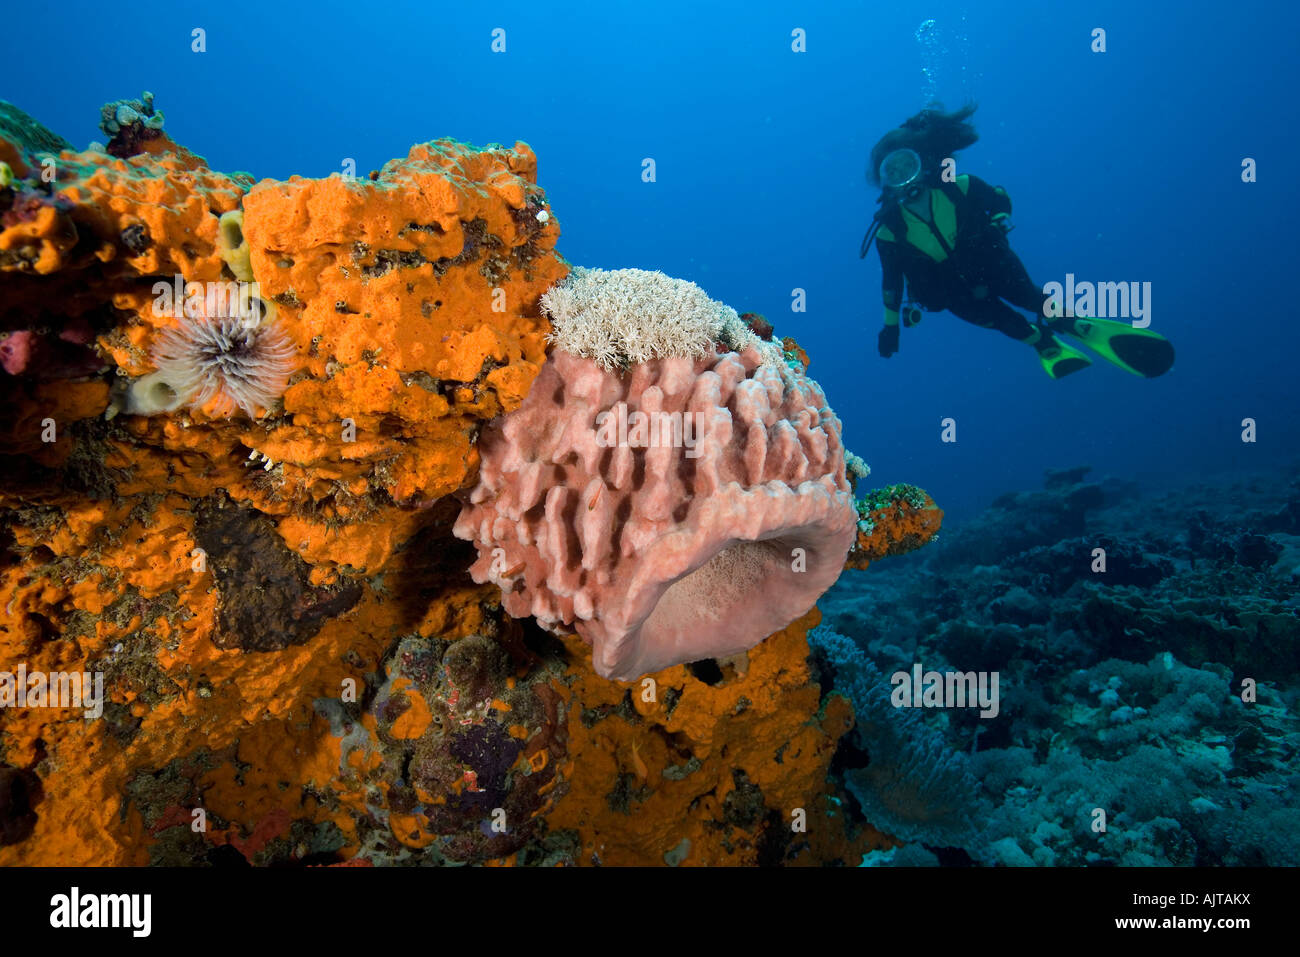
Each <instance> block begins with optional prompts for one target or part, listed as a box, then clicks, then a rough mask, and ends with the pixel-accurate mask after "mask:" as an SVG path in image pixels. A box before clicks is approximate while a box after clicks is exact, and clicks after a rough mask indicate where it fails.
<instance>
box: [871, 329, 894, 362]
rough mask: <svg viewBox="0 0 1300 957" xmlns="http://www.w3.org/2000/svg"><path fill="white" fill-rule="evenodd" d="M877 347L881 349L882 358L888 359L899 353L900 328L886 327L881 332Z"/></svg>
mask: <svg viewBox="0 0 1300 957" xmlns="http://www.w3.org/2000/svg"><path fill="white" fill-rule="evenodd" d="M876 345H877V346H878V347H879V349H880V357H881V358H882V359H888V358H889V357H890V356H892V355H893V354H894V353H895V352H897V351H898V326H885V328H883V329H881V330H880V335H879V337H877V339H876Z"/></svg>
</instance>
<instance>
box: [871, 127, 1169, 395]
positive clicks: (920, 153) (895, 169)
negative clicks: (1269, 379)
mask: <svg viewBox="0 0 1300 957" xmlns="http://www.w3.org/2000/svg"><path fill="white" fill-rule="evenodd" d="M974 112H975V105H974V104H970V105H968V106H965V107H963V108H962V109H960V110H958V111H956V112H955V113H944V112H942V111H941V110H938V109H930V108H927V109H924V110H922V111H921V112H919V113H917V114H916V115H915V116H913V117H912V118H911V119H909V120H907V121H906V122H904V123H903V125H902V126H899V127H898V128H896V129H893V130H890V131H889V132H888V133H886V134H885V135H884V136H883V137H881V139H880V141H879V142H878V143H876V145H875V146H874V147H872V150H871V161H870V167H869V169H868V170H867V175H868V176H869V177H870V178H871V180H872V181H874V182H875V183H876V184H877V185H879V186H881V187H882V190H881V193H880V198H879V199H878V200H877V202H878V203H879V204H880V209H879V210H877V211H876V214H875V216H874V217H873V218H872V225H871V228H870V229H869V230H868V231H867V235H866V236H865V237H864V238H863V240H862V249H861V257H863V258H865V257H866V255H867V252H868V250H870V248H871V242H872V240H873V239H874V240H875V243H876V248H877V250H878V251H879V253H880V268H881V271H882V272H883V274H884V276H883V282H882V287H883V293H884V297H883V298H884V305H885V325H884V328H883V329H881V331H880V335H879V339H878V345H879V350H880V354H881V356H883V357H884V358H889V357H890V356H892V355H893V354H894V353H895V352H897V351H898V333H899V325H900V318H901V324H902V325H905V326H909V327H910V326H914V325H916V324H917V323H918V322H920V321H921V310H922V309H925V310H928V311H930V312H939V311H942V310H944V309H946V310H948V311H949V312H951V313H952V314H953V315H955V316H957V317H958V318H959V319H964V320H966V321H967V322H971V323H974V324H975V325H977V326H981V327H983V328H985V329H996V330H998V331H999V332H1001V333H1003V334H1004V335H1008V336H1010V337H1011V338H1012V339H1015V340H1017V341H1018V342H1023V343H1025V344H1026V345H1029V346H1032V347H1033V348H1034V350H1035V351H1036V352H1037V353H1038V358H1039V360H1040V361H1041V362H1042V364H1043V368H1044V370H1046V372H1047V374H1048V375H1049V376H1051V377H1052V378H1053V379H1059V378H1061V377H1063V376H1067V375H1069V374H1070V373H1072V372H1077V371H1079V370H1080V369H1083V368H1086V367H1087V366H1089V365H1091V364H1092V360H1091V359H1090V358H1089V357H1088V355H1087V354H1086V353H1084V352H1081V351H1080V350H1078V349H1076V348H1074V346H1073V345H1071V344H1070V343H1068V342H1066V341H1064V340H1062V339H1060V338H1059V336H1062V335H1065V336H1070V337H1071V338H1073V339H1076V340H1078V341H1079V342H1080V343H1082V344H1083V345H1085V346H1087V347H1088V348H1089V349H1091V350H1092V351H1093V352H1095V353H1097V355H1099V356H1101V357H1102V358H1103V359H1106V360H1107V361H1109V362H1112V363H1114V364H1115V365H1117V366H1119V367H1120V368H1121V369H1123V370H1125V371H1126V372H1130V373H1132V374H1133V375H1138V376H1144V377H1147V378H1151V377H1154V376H1158V375H1162V374H1163V373H1165V372H1167V371H1168V370H1169V368H1170V367H1171V366H1172V365H1173V362H1174V348H1173V346H1172V345H1171V344H1170V342H1169V340H1167V339H1166V338H1164V336H1161V335H1159V334H1157V333H1154V332H1149V331H1147V330H1146V329H1139V328H1135V327H1134V326H1133V325H1132V324H1131V323H1128V322H1117V321H1115V320H1111V319H1094V318H1085V317H1074V318H1069V317H1065V316H1062V315H1058V316H1057V317H1054V318H1047V317H1045V313H1046V311H1047V308H1046V307H1047V302H1046V300H1045V297H1044V294H1043V291H1042V287H1040V286H1038V285H1037V284H1035V283H1034V282H1033V280H1031V279H1030V278H1029V273H1028V272H1027V271H1026V270H1025V266H1024V264H1023V263H1022V262H1021V261H1020V257H1019V256H1017V255H1016V254H1015V253H1014V252H1013V251H1012V250H1011V245H1010V243H1009V242H1008V241H1007V233H1009V232H1010V231H1011V229H1012V226H1011V224H1010V222H1009V216H1010V215H1011V198H1010V197H1009V196H1008V195H1007V193H1006V191H1005V190H1003V189H1002V187H1000V186H990V185H989V184H988V183H986V182H984V181H983V180H982V179H980V178H979V177H978V176H971V175H969V174H963V175H961V176H955V177H954V176H952V175H951V173H949V175H948V176H947V177H945V176H944V175H943V173H944V172H945V165H946V167H947V168H948V169H949V170H951V169H953V168H954V163H953V161H952V160H951V159H949V158H950V157H951V156H952V155H953V154H954V153H956V152H957V151H958V150H961V149H964V148H965V147H967V146H970V145H971V144H972V143H974V142H975V141H976V140H977V139H978V138H979V134H977V133H976V132H975V128H974V127H973V126H972V125H971V124H970V123H969V122H967V121H968V120H969V119H970V116H971V114H972V113H974ZM905 290H906V295H904V292H905ZM1057 305H1059V303H1057ZM1013 306H1014V307H1016V308H1012V307H1013ZM1017 309H1023V310H1026V311H1027V312H1031V313H1033V314H1034V316H1035V319H1034V321H1032V322H1031V321H1030V320H1029V319H1027V318H1025V316H1024V315H1022V314H1021V313H1020V312H1017V311H1016V310H1017ZM1052 311H1053V312H1055V313H1057V314H1059V313H1061V312H1062V311H1063V310H1061V309H1054V310H1052Z"/></svg>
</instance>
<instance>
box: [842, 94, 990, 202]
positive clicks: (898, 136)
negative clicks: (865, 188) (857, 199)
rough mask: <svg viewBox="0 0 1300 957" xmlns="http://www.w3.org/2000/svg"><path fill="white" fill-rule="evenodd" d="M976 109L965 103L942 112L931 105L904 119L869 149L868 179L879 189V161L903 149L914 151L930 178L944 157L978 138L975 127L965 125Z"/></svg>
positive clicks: (972, 104)
mask: <svg viewBox="0 0 1300 957" xmlns="http://www.w3.org/2000/svg"><path fill="white" fill-rule="evenodd" d="M977 106H978V104H976V103H967V104H966V105H965V106H963V107H962V108H961V109H960V110H957V111H956V112H953V113H945V112H943V104H941V103H932V104H931V105H930V106H927V107H926V108H925V109H923V110H922V111H921V112H919V113H917V114H916V115H915V116H912V117H909V118H908V119H906V120H904V121H903V124H902V125H901V126H899V127H897V128H895V129H892V130H890V131H889V132H888V133H886V134H885V135H884V136H882V137H881V138H880V141H879V142H878V143H876V145H875V146H873V147H872V148H871V160H870V162H869V163H868V164H867V178H868V179H869V180H871V182H873V183H875V184H876V185H877V186H879V185H880V163H881V161H882V160H883V159H884V158H885V157H886V156H888V155H889V154H890V153H892V152H893V151H894V150H902V149H911V150H916V152H917V153H918V154H919V155H920V157H921V165H922V167H923V168H924V169H925V171H926V172H927V173H928V174H930V175H931V176H933V175H934V174H935V173H936V172H937V170H938V167H939V164H940V163H942V162H943V160H944V159H945V158H946V157H948V156H951V155H952V154H953V153H956V152H957V151H958V150H963V149H965V148H966V147H968V146H970V145H971V144H972V143H974V142H975V141H976V140H977V139H979V138H980V137H979V134H978V133H976V132H975V127H974V126H973V125H972V124H970V123H969V122H967V121H968V120H969V119H970V117H971V114H973V113H974V112H975V110H976V108H977Z"/></svg>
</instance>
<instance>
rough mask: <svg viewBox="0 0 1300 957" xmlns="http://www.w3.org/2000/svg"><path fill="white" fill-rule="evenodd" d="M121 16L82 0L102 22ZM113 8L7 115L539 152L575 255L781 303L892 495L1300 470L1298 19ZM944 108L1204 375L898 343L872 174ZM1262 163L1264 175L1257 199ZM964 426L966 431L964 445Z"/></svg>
mask: <svg viewBox="0 0 1300 957" xmlns="http://www.w3.org/2000/svg"><path fill="white" fill-rule="evenodd" d="M105 9H106V8H104V7H102V6H101V5H99V4H96V3H89V2H81V0H78V2H71V3H67V4H63V5H61V7H60V10H61V16H62V17H63V18H64V20H65V21H66V22H82V23H102V21H103V13H104V11H105ZM111 9H112V11H114V14H115V16H116V17H117V18H118V20H117V22H116V25H114V24H107V23H105V24H103V28H102V29H79V30H69V31H62V32H61V33H60V47H61V63H62V66H61V67H60V68H59V72H58V74H57V82H56V80H55V78H54V77H53V75H52V74H51V73H50V64H49V62H48V51H47V50H46V48H45V47H44V46H43V45H35V44H34V45H28V46H23V45H19V44H17V43H11V42H8V41H7V42H5V44H4V45H5V48H6V49H5V55H6V56H5V59H6V63H7V64H8V69H7V71H6V72H7V77H6V80H7V83H6V95H7V97H8V98H9V99H10V100H11V101H13V102H15V103H16V104H18V105H19V106H22V107H24V108H26V109H27V110H29V111H30V112H32V113H33V114H34V115H36V116H38V117H39V118H40V119H41V120H42V121H43V122H44V123H46V124H47V125H48V126H50V128H52V129H54V130H57V131H59V132H60V133H62V134H63V135H64V136H66V137H68V138H69V139H71V140H72V141H73V142H74V143H78V144H79V145H81V144H84V143H86V142H89V141H90V140H92V139H102V135H101V134H100V133H99V132H98V130H97V129H96V128H95V124H96V121H97V114H96V110H95V106H97V105H98V104H99V103H103V102H108V101H111V100H115V99H118V98H122V97H132V96H137V95H138V94H139V93H140V91H141V90H145V89H148V90H151V91H152V92H153V93H154V95H155V97H156V102H157V105H158V107H159V108H160V109H162V110H163V111H164V112H165V113H166V115H167V130H168V132H169V133H170V134H171V136H172V137H173V138H174V139H175V140H176V141H178V142H180V143H183V144H185V145H186V146H188V147H189V148H191V149H193V150H194V151H195V152H197V153H200V154H201V155H204V156H206V157H207V159H208V160H209V162H210V164H211V165H212V166H213V167H214V168H216V169H224V170H235V169H248V170H249V171H250V172H252V173H253V174H254V175H256V176H258V177H259V178H260V177H264V176H266V177H275V178H284V177H287V176H289V175H291V174H295V173H296V174H300V175H304V176H324V175H328V174H329V173H330V172H333V171H336V170H339V169H340V168H341V167H342V164H343V163H344V162H345V160H346V159H348V158H351V159H353V160H355V161H356V164H357V169H359V170H362V171H365V170H369V169H374V168H378V167H379V166H380V165H382V163H384V162H385V161H387V160H388V159H390V158H392V157H398V156H404V155H405V153H406V150H407V149H408V147H409V146H410V145H411V144H412V143H414V142H419V141H423V140H428V139H433V138H437V137H442V136H451V137H455V138H457V139H461V140H464V141H468V142H472V143H476V144H484V143H487V142H503V143H507V144H510V143H513V142H514V141H515V140H517V139H522V140H524V141H526V142H528V143H529V144H530V145H531V146H532V147H533V148H534V149H535V150H536V152H537V154H538V156H539V158H540V174H539V179H540V182H541V184H542V185H543V186H544V187H545V188H546V189H547V191H548V197H549V199H550V202H551V203H552V206H553V208H554V210H555V211H556V213H557V215H558V216H559V218H560V221H561V224H562V228H563V235H562V238H561V240H560V244H559V249H560V251H561V252H562V253H563V254H564V255H565V256H566V257H567V258H568V259H569V260H570V261H572V262H574V263H577V264H583V265H589V266H601V267H608V268H615V267H626V266H635V267H641V268H657V269H662V270H663V271H664V272H666V273H668V274H670V275H674V276H680V277H683V278H688V279H691V280H694V281H695V282H697V283H699V284H700V285H701V286H703V287H704V288H705V289H706V290H707V291H708V292H709V293H710V294H711V295H712V296H713V297H715V298H718V299H722V300H724V301H726V302H728V303H729V304H731V305H733V306H735V307H736V308H737V309H739V310H741V311H757V312H761V313H764V314H765V315H767V316H768V317H769V318H770V319H771V320H772V321H773V323H774V324H775V326H776V329H777V332H778V334H783V335H793V336H795V337H796V338H797V339H798V341H799V342H800V343H801V344H803V345H804V346H805V347H806V348H807V349H808V351H809V352H810V353H811V355H812V359H813V365H812V369H811V374H812V375H813V376H814V377H815V378H817V379H818V381H819V382H821V384H822V385H823V387H824V388H825V390H826V392H827V395H828V397H829V399H830V401H831V403H832V405H833V406H834V408H835V409H836V411H837V412H838V413H839V415H840V417H841V418H842V419H843V421H844V424H845V432H846V440H847V443H848V445H849V447H850V448H851V449H853V450H854V451H856V452H857V453H858V454H860V455H862V456H863V457H864V458H865V459H866V460H867V461H868V462H869V463H870V464H871V465H872V467H873V469H874V472H875V474H874V477H873V480H877V481H879V482H880V483H886V482H894V481H909V482H914V483H916V484H919V485H921V486H923V487H925V488H926V489H927V490H929V491H930V492H931V493H932V494H933V495H934V497H935V498H936V500H937V501H939V503H940V504H941V505H942V506H943V507H944V508H945V509H946V510H947V511H948V514H949V517H950V519H955V518H960V517H962V516H965V515H969V514H970V513H971V512H972V511H973V510H974V509H976V508H978V507H981V506H983V505H985V504H987V503H988V502H989V501H990V500H991V499H992V498H993V497H994V496H996V495H997V494H999V493H1001V492H1002V491H1005V490H1006V489H1008V488H1017V487H1027V486H1031V485H1034V484H1036V482H1037V480H1038V477H1039V476H1040V475H1041V473H1042V471H1043V470H1044V469H1046V468H1051V467H1060V466H1071V465H1076V464H1081V463H1087V464H1091V465H1093V466H1094V467H1095V468H1096V469H1098V470H1099V471H1102V472H1106V473H1110V474H1115V475H1120V476H1124V477H1128V478H1134V479H1138V480H1140V481H1143V482H1144V483H1145V484H1146V485H1147V487H1154V488H1158V487H1161V486H1162V485H1163V484H1166V483H1169V482H1174V481H1178V480H1181V479H1183V478H1186V477H1188V476H1201V475H1205V474H1209V473H1215V472H1220V471H1238V470H1249V469H1258V468H1261V467H1263V468H1268V467H1273V466H1278V465H1281V464H1283V463H1285V462H1287V461H1289V460H1290V459H1291V458H1292V456H1293V451H1294V450H1295V449H1296V448H1297V438H1300V423H1298V422H1297V416H1296V412H1297V407H1296V401H1295V398H1294V391H1293V387H1292V383H1293V381H1294V358H1293V354H1292V352H1291V349H1292V348H1294V346H1295V345H1296V343H1297V337H1296V334H1295V330H1294V319H1293V315H1292V313H1293V310H1294V307H1293V305H1292V297H1293V293H1292V289H1293V284H1292V278H1291V277H1292V276H1293V275H1294V267H1295V263H1294V256H1295V251H1296V245H1295V238H1294V227H1293V225H1292V223H1291V218H1292V216H1293V215H1294V213H1295V210H1296V208H1297V199H1298V198H1300V197H1298V195H1297V192H1298V191H1297V184H1296V179H1295V177H1294V175H1293V173H1292V172H1291V170H1290V169H1289V166H1288V163H1289V162H1290V160H1291V159H1292V158H1293V157H1294V156H1296V155H1298V154H1300V133H1297V130H1296V126H1295V124H1294V122H1292V121H1291V119H1290V107H1289V100H1288V97H1289V95H1290V93H1291V92H1292V91H1293V90H1294V89H1295V86H1296V82H1295V81H1296V78H1297V77H1296V74H1297V69H1296V66H1295V60H1294V56H1293V50H1292V49H1291V44H1292V40H1291V38H1292V37H1294V36H1295V34H1296V31H1297V29H1298V28H1300V13H1297V11H1296V8H1295V7H1294V6H1292V5H1286V4H1282V3H1269V2H1259V0H1247V2H1243V3H1237V4H1233V5H1232V7H1231V8H1225V7H1223V6H1222V5H1218V4H1209V3H1183V2H1177V3H1174V2H1160V3H1144V4H1136V5H1135V4H1128V3H1123V2H1102V3H1092V2H1090V3H1053V4H1036V3H1029V2H1002V0H993V2H981V3H979V4H970V3H946V2H937V3H912V2H898V3H889V4H886V3H869V4H855V3H804V4H786V3H768V2H760V3H746V4H705V5H701V4H694V3H680V2H666V3H658V4H654V5H652V6H642V5H630V4H629V5H610V4H602V3H574V4H566V5H565V6H564V8H563V11H558V10H552V9H551V8H548V7H545V6H543V5H531V4H523V3H502V4H495V5H493V6H492V7H491V8H474V7H471V6H470V5H464V6H461V5H439V6H431V5H427V4H424V3H391V4H386V5H385V6H384V7H383V8H382V10H376V11H373V12H372V11H357V10H356V9H354V8H353V7H351V6H347V7H345V6H343V5H338V6H337V7H336V6H334V5H330V4H325V5H320V4H294V3H283V4H276V5H269V4H257V3H243V2H234V3H227V4H222V5H202V6H200V5H192V6H177V7H174V8H172V9H171V10H169V11H168V14H167V15H166V16H156V15H152V14H151V11H152V10H153V8H152V7H150V6H149V5H144V4H129V3H128V4H117V5H114V6H113V7H112V8H111ZM195 27H198V28H202V29H203V30H205V31H206V40H207V50H206V52H205V53H195V52H192V50H191V38H190V30H191V29H192V28H195ZM1098 27H1100V28H1102V29H1104V30H1105V31H1106V40H1107V48H1106V52H1104V53H1095V52H1092V50H1091V45H1092V31H1093V30H1094V29H1095V28H1098ZM498 28H500V29H503V30H505V31H506V32H505V41H506V49H505V52H503V53H494V52H493V51H492V49H491V45H492V40H493V30H495V29H498ZM796 29H801V30H803V31H805V35H806V52H794V51H793V50H792V42H793V41H792V31H794V30H796ZM110 33H111V34H114V35H123V36H129V37H130V42H112V43H109V42H106V40H105V37H106V36H107V35H108V34H110ZM14 39H15V40H16V39H17V37H16V36H15V37H14ZM936 97H937V98H938V99H939V100H941V101H942V102H943V103H944V104H945V105H946V106H947V107H948V108H949V109H952V108H956V107H957V106H960V105H961V104H962V103H963V102H965V101H967V100H974V101H977V102H978V103H979V104H980V107H979V110H978V112H977V113H976V114H975V117H974V122H975V124H976V127H977V129H978V130H979V132H980V134H981V139H980V141H979V142H978V143H977V144H976V145H975V146H973V147H972V148H970V149H968V150H966V151H965V152H963V153H961V154H959V161H960V167H959V170H958V171H959V172H961V171H965V172H970V173H974V174H975V175H977V176H979V177H981V178H983V179H986V180H988V181H989V182H991V183H994V184H999V185H1002V186H1003V187H1004V188H1005V189H1006V190H1007V191H1008V193H1009V194H1010V196H1011V198H1012V201H1013V203H1014V209H1013V221H1014V223H1015V224H1016V229H1015V231H1014V232H1013V233H1012V234H1011V241H1012V245H1013V247H1014V248H1015V250H1016V251H1017V253H1018V254H1019V255H1020V256H1021V258H1022V259H1023V261H1024V262H1025V264H1026V266H1027V267H1028V269H1029V272H1030V275H1031V276H1032V277H1033V278H1034V280H1035V282H1036V283H1038V284H1040V285H1041V284H1043V283H1046V282H1048V281H1052V280H1057V281H1062V280H1064V277H1065V274H1066V273H1074V274H1075V276H1076V277H1078V278H1079V279H1081V280H1090V281H1139V282H1147V281H1149V282H1150V283H1152V328H1153V329H1155V330H1157V331H1160V332H1162V333H1163V334H1165V335H1167V336H1168V337H1169V338H1170V339H1171V340H1172V341H1173V342H1174V343H1175V345H1176V347H1177V350H1178V355H1177V363H1176V365H1175V367H1174V369H1173V371H1172V372H1171V373H1170V374H1168V375H1167V376H1165V377H1163V378H1161V379H1159V380H1154V381H1143V380H1138V379H1135V378H1132V377H1130V376H1128V375H1126V374H1125V373H1124V372H1122V371H1120V370H1118V369H1115V368H1111V367H1108V366H1105V364H1104V363H1098V364H1097V365H1096V366H1095V367H1093V368H1091V369H1089V370H1087V371H1086V372H1084V373H1080V374H1077V375H1074V376H1073V377H1071V378H1069V379H1065V380H1061V381H1051V380H1049V379H1048V378H1047V377H1046V376H1045V375H1044V374H1043V372H1042V371H1041V369H1040V368H1039V366H1038V363H1037V361H1036V360H1035V358H1034V355H1033V354H1032V353H1031V352H1030V351H1029V350H1028V349H1026V348H1025V347H1023V346H1020V345H1017V344H1016V343H1014V342H1011V341H1010V340H1008V339H1006V338H1005V337H1003V336H1001V335H1000V334H998V333H995V332H991V331H987V330H983V329H978V328H975V327H973V326H971V325H969V324H967V323H964V322H961V321H959V320H957V319H955V318H954V317H952V316H950V315H948V314H933V315H929V316H927V318H926V320H925V321H924V322H923V323H922V324H921V325H920V326H919V327H917V328H915V329H909V330H905V332H904V336H903V343H902V349H901V352H900V353H899V354H898V355H896V356H894V357H893V358H891V359H889V360H888V361H886V360H883V359H881V358H880V357H879V356H878V355H877V354H876V348H875V336H876V333H877V330H878V328H879V326H880V322H881V306H880V267H879V263H878V260H877V258H876V256H875V253H874V252H873V253H872V254H871V255H870V256H869V257H868V258H867V259H866V260H865V261H859V259H858V255H857V253H858V246H859V242H860V240H861V237H862V234H863V232H864V230H865V228H866V225H867V223H868V221H869V218H870V216H871V213H872V212H873V210H874V208H875V205H874V201H875V198H876V195H877V194H876V191H875V189H874V188H872V187H870V186H869V185H868V184H867V183H866V181H865V177H864V169H865V161H866V156H867V153H868V151H869V149H870V147H871V145H872V144H873V143H874V142H875V141H876V139H877V138H879V137H880V136H881V135H882V134H883V133H884V132H886V131H887V130H888V129H890V128H891V127H893V126H896V125H898V124H899V123H900V122H902V121H903V120H904V119H905V118H906V117H908V116H910V115H911V114H913V113H914V112H916V111H917V110H918V109H920V108H922V107H923V106H925V105H926V104H927V103H928V102H929V101H930V100H931V99H932V98H936ZM647 157H649V158H653V159H654V160H655V163H656V181H655V182H653V183H646V182H643V181H642V175H641V173H642V161H643V160H644V159H645V158H647ZM1246 157H1250V158H1253V159H1255V160H1256V162H1257V164H1258V181H1257V182H1254V183H1243V182H1242V179H1241V164H1242V161H1243V159H1244V158H1246ZM795 289H802V290H804V291H805V292H806V305H807V309H806V311H805V312H793V311H792V309H791V304H792V302H793V290H795ZM949 416H951V417H953V418H955V419H956V420H957V425H958V432H957V438H958V441H957V442H956V443H951V444H945V443H942V442H941V441H940V420H941V419H943V418H945V417H949ZM1246 417H1250V418H1254V419H1255V420H1256V422H1257V424H1258V441H1257V442H1256V443H1254V444H1246V443H1243V442H1242V441H1241V438H1240V433H1241V420H1242V419H1243V418H1246Z"/></svg>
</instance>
